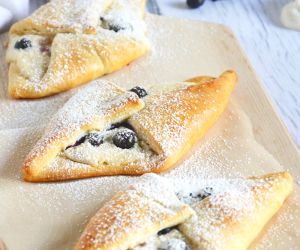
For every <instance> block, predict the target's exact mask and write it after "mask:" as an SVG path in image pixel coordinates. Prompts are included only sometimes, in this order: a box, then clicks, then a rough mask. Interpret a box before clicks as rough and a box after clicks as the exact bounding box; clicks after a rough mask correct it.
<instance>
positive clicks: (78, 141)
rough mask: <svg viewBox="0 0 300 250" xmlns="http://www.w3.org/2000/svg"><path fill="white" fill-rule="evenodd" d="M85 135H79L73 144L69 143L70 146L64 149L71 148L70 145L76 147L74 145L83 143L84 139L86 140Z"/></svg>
mask: <svg viewBox="0 0 300 250" xmlns="http://www.w3.org/2000/svg"><path fill="white" fill-rule="evenodd" d="M86 137H87V135H84V136H82V137H81V138H80V139H79V140H77V141H76V142H75V143H74V144H73V145H70V146H68V147H66V149H68V148H72V147H76V146H78V145H80V144H82V143H84V142H85V140H86Z"/></svg>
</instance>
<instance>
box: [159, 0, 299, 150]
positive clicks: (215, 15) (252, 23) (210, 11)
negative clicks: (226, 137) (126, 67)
mask: <svg viewBox="0 0 300 250" xmlns="http://www.w3.org/2000/svg"><path fill="white" fill-rule="evenodd" d="M290 1H291V0H250V1H249V0H224V1H216V2H213V1H209V0H206V2H205V4H204V5H203V6H202V7H201V8H199V9H195V10H191V9H188V8H187V6H186V4H185V2H186V1H185V0H163V1H162V0H161V1H160V0H158V1H157V3H158V6H159V8H160V12H161V13H162V15H166V16H175V17H181V18H189V19H196V20H203V21H209V22H216V23H221V24H224V25H226V26H228V27H230V29H232V30H233V31H234V33H235V34H236V36H237V38H238V40H239V41H240V44H241V46H242V48H243V49H244V51H245V52H246V54H247V56H248V58H249V59H250V62H251V64H252V65H253V67H254V69H255V71H256V72H257V73H258V76H259V78H261V79H262V83H263V88H264V90H265V91H266V93H267V94H268V95H269V96H270V97H271V99H272V102H273V103H275V108H276V109H277V110H279V113H280V116H281V117H282V119H283V120H284V123H285V125H286V126H287V127H288V130H289V132H290V134H291V135H292V137H293V139H294V140H295V141H296V143H297V144H298V146H300V32H299V31H293V30H288V29H285V28H283V27H282V26H281V23H280V12H281V8H282V7H283V6H284V5H285V4H286V3H288V2H290Z"/></svg>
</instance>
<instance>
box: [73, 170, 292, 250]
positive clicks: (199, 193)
mask: <svg viewBox="0 0 300 250" xmlns="http://www.w3.org/2000/svg"><path fill="white" fill-rule="evenodd" d="M292 183H293V180H292V177H291V176H290V175H289V174H288V173H287V172H281V173H272V174H268V175H265V176H261V177H251V178H248V179H242V178H240V179H228V180H226V179H220V180H210V181H199V180H198V183H197V182H196V183H195V184H196V185H195V186H194V187H193V185H191V183H190V181H189V182H188V183H185V185H184V186H185V188H184V189H183V190H180V191H179V192H178V190H176V189H175V186H178V181H177V183H176V184H177V185H171V184H170V182H169V181H168V179H163V177H158V176H155V175H154V174H150V175H145V176H143V177H142V180H140V181H139V182H138V183H137V184H135V185H133V186H132V187H130V188H128V190H125V191H122V192H119V193H117V194H116V195H115V196H114V197H113V198H112V199H111V200H110V201H109V202H107V203H106V204H105V205H104V206H103V207H102V208H101V209H100V210H99V211H98V212H97V213H96V215H95V216H94V217H93V218H92V219H91V220H90V222H89V223H88V224H87V226H86V228H85V230H84V232H83V233H82V235H81V237H80V239H79V241H78V242H77V244H76V246H75V249H76V250H92V249H93V250H95V249H99V250H100V249H107V250H108V249H124V250H126V249H130V250H162V249H164V250H165V249H166V250H196V249H197V250H200V249H201V250H211V249H214V250H227V249H228V250H229V249H230V250H246V249H248V247H249V245H250V244H251V242H252V241H253V240H254V239H255V238H256V237H257V236H258V235H259V234H260V232H261V230H262V228H263V227H264V226H265V224H266V223H267V222H268V221H269V220H270V219H271V217H272V216H273V215H274V214H275V213H276V212H277V211H278V210H279V208H280V207H281V206H282V204H283V202H284V201H285V199H286V198H287V196H288V195H289V194H290V192H291V191H292ZM207 185H209V187H208V186H207Z"/></svg>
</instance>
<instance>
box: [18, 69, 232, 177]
mask: <svg viewBox="0 0 300 250" xmlns="http://www.w3.org/2000/svg"><path fill="white" fill-rule="evenodd" d="M203 79H206V80H205V81H204V80H203ZM235 84H236V74H235V73H234V72H232V71H227V72H225V73H224V74H222V75H221V76H220V77H219V78H217V79H214V78H198V82H196V81H195V82H181V83H177V84H172V85H162V86H161V89H159V90H158V91H157V90H155V89H153V90H151V89H149V90H148V91H149V95H148V96H146V97H145V98H144V99H143V100H141V99H138V98H137V95H135V94H134V93H132V92H126V91H124V90H121V89H120V88H117V87H116V86H114V85H111V84H109V83H105V82H100V81H99V82H96V83H95V84H94V85H93V84H91V87H90V86H89V87H90V88H87V89H86V90H83V91H82V92H79V93H78V94H76V95H75V96H74V97H72V98H71V99H70V101H69V102H68V103H67V104H66V105H65V107H63V108H62V109H61V110H60V112H59V114H58V115H57V117H56V118H54V119H53V121H52V123H51V124H50V126H49V128H48V130H47V131H46V133H45V135H44V136H43V137H42V138H41V139H40V141H39V142H38V143H37V145H36V146H35V147H34V149H33V150H32V152H31V153H29V155H28V156H27V158H26V160H25V163H24V166H23V172H24V179H25V180H27V181H52V180H66V179H74V178H84V177H91V176H103V175H121V174H122V175H124V174H126V175H140V174H144V173H148V172H162V171H165V170H167V169H169V168H170V167H172V166H174V164H175V163H176V162H178V161H179V160H180V159H181V158H182V157H183V156H184V155H185V154H186V153H187V152H188V150H189V149H190V148H191V147H192V146H193V145H194V144H195V142H197V141H198V140H199V139H200V138H201V137H202V136H203V135H204V134H205V132H206V131H207V130H208V129H209V128H210V127H211V126H212V125H213V123H214V122H215V121H216V119H217V118H218V117H219V115H220V114H221V113H222V112H223V110H224V109H225V107H226V105H227V102H228V100H229V97H230V94H231V92H232V90H233V88H234V86H235ZM102 85H103V86H102ZM163 86H164V87H163ZM98 93H99V94H98ZM107 96H109V97H107ZM120 100H122V101H120ZM121 104H122V105H121ZM144 104H145V105H144ZM78 109H79V111H80V112H78ZM103 110H104V111H103ZM100 111H101V112H100ZM91 117H92V118H93V119H94V117H96V118H95V121H94V120H93V119H91ZM124 121H126V124H127V125H122V126H119V127H118V128H114V129H112V127H116V125H115V124H116V123H118V122H123V123H121V124H124ZM128 126H129V128H130V130H129V131H131V132H132V130H133V131H135V133H136V135H137V142H136V143H135V144H134V146H132V147H131V148H119V147H117V146H115V145H114V143H113V142H112V141H113V139H112V138H113V136H114V135H115V134H116V133H118V132H120V131H123V132H124V131H125V132H126V131H127V132H128V129H127V128H126V127H128ZM91 136H92V137H93V138H95V137H97V138H98V139H99V140H101V143H99V144H97V146H95V145H93V143H92V142H91V139H86V138H90V137H91ZM97 138H96V139H97ZM92 140H94V139H92ZM79 142H80V143H79Z"/></svg>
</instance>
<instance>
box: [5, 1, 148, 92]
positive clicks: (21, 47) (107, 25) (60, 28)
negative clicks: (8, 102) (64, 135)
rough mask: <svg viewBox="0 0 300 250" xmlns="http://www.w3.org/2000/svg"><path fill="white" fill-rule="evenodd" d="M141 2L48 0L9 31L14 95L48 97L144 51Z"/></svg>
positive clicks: (8, 51) (101, 73)
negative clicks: (48, 0)
mask: <svg viewBox="0 0 300 250" xmlns="http://www.w3.org/2000/svg"><path fill="white" fill-rule="evenodd" d="M144 5H145V1H144V0H128V1H123V0H103V1H99V0H85V1H81V0H52V1H50V2H49V3H47V4H45V5H43V6H42V7H40V8H39V9H38V10H36V11H35V12H34V13H33V14H32V15H31V16H29V17H27V18H25V19H24V20H21V21H19V22H17V23H15V24H14V25H13V26H12V27H11V29H10V32H9V45H8V50H7V56H6V60H7V62H8V64H9V85H8V90H9V94H10V95H11V96H12V97H14V98H39V97H44V96H49V95H53V94H55V93H59V92H62V91H65V90H68V89H71V88H73V87H75V86H78V85H80V84H83V83H86V82H88V81H90V80H93V79H95V78H97V77H99V76H102V75H104V74H108V73H111V72H113V71H115V70H118V69H120V68H122V67H124V66H125V65H127V64H128V63H130V62H131V61H133V60H135V59H137V58H138V57H140V56H142V55H143V54H145V53H146V51H147V50H148V42H147V39H146V37H145V25H144V21H143V15H144Z"/></svg>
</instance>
